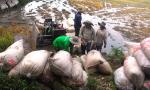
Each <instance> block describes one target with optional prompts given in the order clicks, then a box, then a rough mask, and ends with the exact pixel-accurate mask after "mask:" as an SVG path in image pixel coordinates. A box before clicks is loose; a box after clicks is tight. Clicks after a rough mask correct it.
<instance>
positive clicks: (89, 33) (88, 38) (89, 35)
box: [79, 26, 95, 43]
mask: <svg viewBox="0 0 150 90" xmlns="http://www.w3.org/2000/svg"><path fill="white" fill-rule="evenodd" d="M79 37H80V38H81V39H82V41H83V42H84V43H87V42H92V41H94V38H95V31H94V29H93V27H91V28H87V27H85V26H83V27H81V29H80V34H79Z"/></svg>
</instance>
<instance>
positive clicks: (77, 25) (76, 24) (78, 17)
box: [74, 11, 82, 36]
mask: <svg viewBox="0 0 150 90" xmlns="http://www.w3.org/2000/svg"><path fill="white" fill-rule="evenodd" d="M81 20H82V16H81V11H79V12H77V13H76V14H75V18H74V29H75V36H79V32H80V28H81V25H82V24H81Z"/></svg>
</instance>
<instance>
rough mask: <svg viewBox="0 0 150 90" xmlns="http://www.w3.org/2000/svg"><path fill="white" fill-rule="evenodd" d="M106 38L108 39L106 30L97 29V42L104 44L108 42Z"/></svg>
mask: <svg viewBox="0 0 150 90" xmlns="http://www.w3.org/2000/svg"><path fill="white" fill-rule="evenodd" d="M106 39H107V32H106V30H97V32H96V36H95V42H96V44H103V43H105V42H106Z"/></svg>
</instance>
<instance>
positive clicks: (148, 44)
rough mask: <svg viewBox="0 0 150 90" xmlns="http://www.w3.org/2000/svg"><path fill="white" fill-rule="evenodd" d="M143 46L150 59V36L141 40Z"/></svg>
mask: <svg viewBox="0 0 150 90" xmlns="http://www.w3.org/2000/svg"><path fill="white" fill-rule="evenodd" d="M141 47H142V50H143V52H144V54H145V55H146V56H147V58H148V59H149V60H150V37H148V38H146V39H144V40H142V41H141Z"/></svg>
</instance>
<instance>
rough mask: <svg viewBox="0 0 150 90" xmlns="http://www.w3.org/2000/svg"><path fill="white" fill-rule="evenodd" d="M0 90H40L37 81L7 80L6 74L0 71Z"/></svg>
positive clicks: (16, 78) (15, 78) (13, 78)
mask: <svg viewBox="0 0 150 90" xmlns="http://www.w3.org/2000/svg"><path fill="white" fill-rule="evenodd" d="M0 90H42V89H41V88H40V87H39V83H38V82H37V81H31V80H26V79H21V78H19V77H12V78H9V77H8V75H7V72H4V71H3V70H0Z"/></svg>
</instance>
